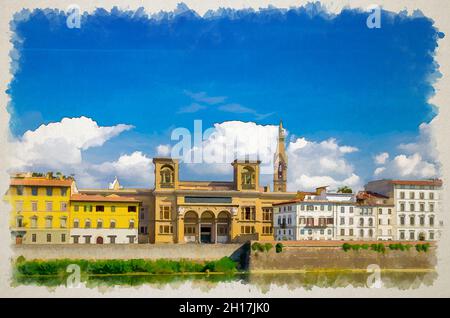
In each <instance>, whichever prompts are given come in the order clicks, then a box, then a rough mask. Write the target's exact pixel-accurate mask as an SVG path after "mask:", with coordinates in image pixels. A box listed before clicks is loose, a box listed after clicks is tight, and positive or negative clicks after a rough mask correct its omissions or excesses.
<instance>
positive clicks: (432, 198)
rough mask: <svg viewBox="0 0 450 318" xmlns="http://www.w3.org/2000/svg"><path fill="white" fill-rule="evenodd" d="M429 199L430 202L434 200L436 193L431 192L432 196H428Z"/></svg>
mask: <svg viewBox="0 0 450 318" xmlns="http://www.w3.org/2000/svg"><path fill="white" fill-rule="evenodd" d="M428 197H429V198H430V200H434V192H430V194H429V195H428Z"/></svg>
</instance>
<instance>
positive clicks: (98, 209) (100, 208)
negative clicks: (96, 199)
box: [95, 205, 105, 212]
mask: <svg viewBox="0 0 450 318" xmlns="http://www.w3.org/2000/svg"><path fill="white" fill-rule="evenodd" d="M95 212H105V206H104V205H96V206H95Z"/></svg>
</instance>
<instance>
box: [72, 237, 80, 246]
mask: <svg viewBox="0 0 450 318" xmlns="http://www.w3.org/2000/svg"><path fill="white" fill-rule="evenodd" d="M72 239H73V243H74V244H78V243H79V242H80V236H79V235H73V236H72Z"/></svg>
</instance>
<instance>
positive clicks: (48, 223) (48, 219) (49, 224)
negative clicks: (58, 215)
mask: <svg viewBox="0 0 450 318" xmlns="http://www.w3.org/2000/svg"><path fill="white" fill-rule="evenodd" d="M45 227H46V228H51V227H52V218H51V217H46V218H45Z"/></svg>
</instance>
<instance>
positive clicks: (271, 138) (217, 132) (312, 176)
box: [172, 121, 361, 191]
mask: <svg viewBox="0 0 450 318" xmlns="http://www.w3.org/2000/svg"><path fill="white" fill-rule="evenodd" d="M277 138H278V126H274V125H258V124H256V123H253V122H241V121H228V122H223V123H219V124H215V125H214V128H213V129H212V131H211V133H210V134H209V135H208V137H207V138H205V139H204V141H203V142H202V143H201V145H195V146H191V148H190V149H189V151H187V152H185V154H184V155H180V154H177V153H172V156H175V157H181V158H183V160H184V162H190V163H192V162H193V160H192V158H193V157H194V153H195V152H196V151H199V152H200V153H201V154H202V156H203V160H202V161H201V163H197V164H189V165H188V168H189V169H190V170H191V171H194V172H196V173H198V174H199V175H200V174H204V173H205V171H208V172H210V173H214V174H218V175H230V174H231V171H232V168H231V166H230V162H232V161H233V160H234V159H235V158H238V159H245V158H248V159H251V160H255V159H259V160H261V174H262V175H261V179H262V182H261V183H263V182H265V183H266V184H267V183H271V181H272V174H273V169H274V168H273V162H274V161H273V159H274V153H275V152H276V148H277ZM172 149H177V148H176V147H173V148H172ZM356 151H358V148H356V147H353V146H348V145H341V144H339V143H338V142H337V140H336V139H334V138H330V139H327V140H323V141H318V142H316V141H310V140H307V139H306V138H302V137H299V138H293V139H292V140H291V141H290V142H288V144H287V147H286V152H287V155H288V166H289V167H288V180H289V184H288V188H289V189H290V190H291V191H295V190H298V189H303V190H307V189H313V188H315V187H318V186H322V185H330V186H331V187H334V188H337V187H338V186H341V185H347V186H350V187H353V188H355V189H358V188H360V187H361V180H360V177H359V176H358V175H357V174H356V172H355V169H354V167H353V165H352V164H351V163H350V162H349V161H348V158H346V156H347V155H349V154H350V153H354V152H356Z"/></svg>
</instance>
